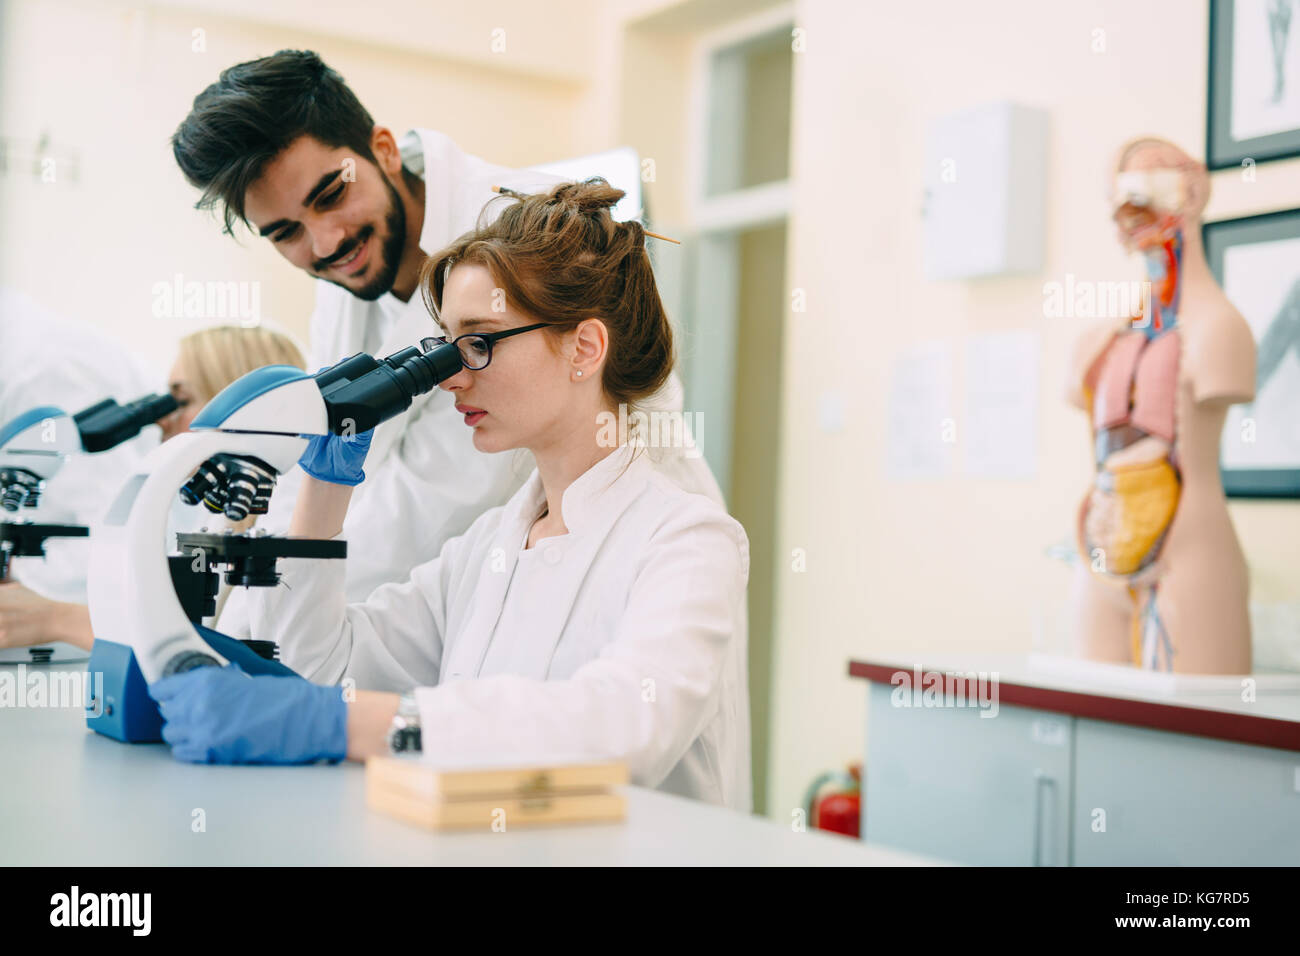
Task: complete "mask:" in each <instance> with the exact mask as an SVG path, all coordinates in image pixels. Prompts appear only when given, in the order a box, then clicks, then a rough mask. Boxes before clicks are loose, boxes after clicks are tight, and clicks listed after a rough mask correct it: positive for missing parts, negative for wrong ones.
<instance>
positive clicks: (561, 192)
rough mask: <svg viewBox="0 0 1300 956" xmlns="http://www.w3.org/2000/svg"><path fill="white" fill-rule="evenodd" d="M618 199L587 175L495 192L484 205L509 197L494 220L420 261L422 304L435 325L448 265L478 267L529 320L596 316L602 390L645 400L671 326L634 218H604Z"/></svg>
mask: <svg viewBox="0 0 1300 956" xmlns="http://www.w3.org/2000/svg"><path fill="white" fill-rule="evenodd" d="M623 196H624V192H623V190H621V189H615V188H614V187H613V186H611V185H610V184H609V183H608V182H606V181H605V180H604V179H601V178H599V177H596V178H593V179H588V180H585V181H583V182H580V183H562V184H560V185H558V186H556V187H555V188H553V189H552V190H550V191H549V192H546V193H536V194H533V195H527V196H521V195H518V194H512V195H503V196H499V197H495V198H494V199H493V200H492V202H508V203H509V205H508V206H507V207H506V208H505V209H503V210H502V211H501V215H500V216H498V217H497V218H496V219H495V220H493V221H492V222H491V223H489V224H486V225H485V224H483V221H482V218H480V222H479V227H478V228H477V229H475V230H474V231H472V232H467V233H465V235H463V236H461V237H460V238H459V239H457V240H456V241H455V242H453V243H452V244H451V245H449V246H447V247H446V248H445V249H443V250H442V251H441V252H438V253H437V254H436V255H433V256H430V257H429V258H428V259H427V260H425V263H424V266H423V268H422V269H421V272H420V291H421V294H422V295H423V297H424V302H425V305H426V306H428V308H429V311H430V313H432V315H433V317H434V319H436V320H437V321H439V323H441V321H442V293H443V289H444V288H445V285H446V281H447V274H448V273H449V272H450V271H451V268H452V266H454V265H457V264H460V263H473V264H477V265H481V266H484V267H486V268H487V270H488V272H489V274H490V275H491V276H492V281H493V282H494V283H495V284H496V286H498V287H499V288H501V289H502V290H504V292H505V295H506V300H507V302H509V304H510V307H511V308H512V309H515V310H516V311H518V312H521V313H523V314H524V315H526V316H528V318H529V320H530V321H532V322H544V323H546V324H547V325H549V326H551V327H552V328H553V329H554V330H555V331H557V332H564V331H568V330H570V329H573V328H575V327H576V326H577V325H578V323H579V322H582V321H583V320H584V319H589V318H597V319H600V320H601V321H603V322H604V323H605V326H606V328H607V329H608V330H609V350H608V354H607V355H606V358H605V367H604V371H603V373H602V378H601V384H602V385H603V386H604V389H605V394H606V395H607V396H608V397H609V398H610V399H611V400H612V401H613V402H614V403H616V404H617V403H626V404H629V405H632V404H635V403H636V402H637V401H639V400H641V399H643V398H646V397H647V396H649V395H651V394H653V393H654V392H656V391H657V390H658V389H659V387H660V386H662V385H663V384H664V382H665V381H666V380H667V378H668V375H669V373H670V372H671V371H672V368H673V361H674V353H673V332H672V326H671V325H670V324H669V322H668V314H667V313H666V312H665V311H664V305H663V301H662V300H661V299H660V297H659V289H658V287H657V286H656V285H655V278H654V273H653V272H652V271H651V268H650V257H649V255H648V254H647V252H646V248H645V231H644V230H643V229H642V228H641V224H640V223H639V222H617V221H615V220H614V218H613V216H612V215H611V214H610V210H611V207H613V205H614V204H615V203H617V202H618V201H619V200H620V199H622V198H623ZM490 205H491V204H490V203H489V207H490ZM487 208H488V207H485V209H484V211H485V212H486V211H487ZM548 331H549V330H548Z"/></svg>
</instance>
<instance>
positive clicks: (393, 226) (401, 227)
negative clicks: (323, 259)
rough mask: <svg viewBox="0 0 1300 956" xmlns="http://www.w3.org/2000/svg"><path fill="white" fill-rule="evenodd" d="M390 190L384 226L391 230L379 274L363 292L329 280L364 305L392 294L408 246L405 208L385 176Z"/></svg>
mask: <svg viewBox="0 0 1300 956" xmlns="http://www.w3.org/2000/svg"><path fill="white" fill-rule="evenodd" d="M383 179H384V185H385V186H386V187H388V212H387V213H385V214H384V225H385V226H387V227H388V237H387V238H386V239H384V244H383V247H382V248H381V249H380V255H379V262H378V265H379V273H378V274H377V275H376V276H375V277H374V278H373V279H371V280H370V281H369V282H367V283H366V284H365V285H364V286H362V287H361V288H360V289H353V288H351V287H350V286H348V285H345V284H344V283H343V282H340V281H339V280H338V279H329V280H327V281H329V282H333V283H334V284H335V285H336V286H339V287H340V288H342V289H347V291H348V292H351V293H352V294H353V295H354V296H356V297H357V298H358V299H361V300H362V301H364V302H373V301H374V300H375V299H378V298H379V297H380V296H381V295H384V294H385V293H387V292H390V291H392V288H393V282H394V281H395V280H396V279H397V267H398V266H399V265H400V264H401V261H402V250H403V249H404V248H405V247H406V207H405V206H404V205H403V204H402V197H401V196H400V195H398V192H397V190H396V189H394V188H393V184H392V183H390V182H389V181H388V177H387V176H385V177H383Z"/></svg>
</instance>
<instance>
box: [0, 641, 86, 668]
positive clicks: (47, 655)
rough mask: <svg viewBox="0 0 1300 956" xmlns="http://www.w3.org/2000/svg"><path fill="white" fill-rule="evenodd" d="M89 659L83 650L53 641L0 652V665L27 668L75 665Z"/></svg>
mask: <svg viewBox="0 0 1300 956" xmlns="http://www.w3.org/2000/svg"><path fill="white" fill-rule="evenodd" d="M88 657H90V655H89V654H87V653H86V652H85V651H84V650H82V649H81V648H80V647H77V646H75V645H73V644H64V643H62V642H61V641H54V642H51V643H49V644H38V645H36V646H34V647H6V648H5V649H4V650H0V664H26V665H27V666H28V667H32V666H37V667H39V666H40V665H42V664H76V663H79V662H81V661H84V660H86V659H87V658H88Z"/></svg>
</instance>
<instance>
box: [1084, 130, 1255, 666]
mask: <svg viewBox="0 0 1300 956" xmlns="http://www.w3.org/2000/svg"><path fill="white" fill-rule="evenodd" d="M1208 194H1209V179H1208V176H1207V174H1206V173H1205V170H1204V167H1203V166H1201V165H1200V164H1197V163H1195V162H1193V161H1192V160H1190V159H1189V158H1188V157H1187V156H1186V155H1185V154H1184V153H1183V152H1182V151H1181V150H1179V149H1178V148H1177V147H1175V146H1173V145H1172V144H1170V143H1166V142H1164V141H1163V140H1150V139H1147V140H1138V141H1136V142H1135V143H1133V144H1132V145H1130V146H1129V147H1128V148H1127V149H1126V150H1125V151H1124V152H1123V154H1122V156H1121V160H1120V163H1119V172H1118V174H1117V176H1116V195H1115V201H1114V202H1115V220H1116V223H1117V224H1118V225H1119V228H1120V235H1121V238H1122V240H1123V241H1124V243H1125V245H1126V246H1127V247H1128V248H1129V249H1130V250H1133V251H1138V252H1140V253H1141V255H1142V257H1143V259H1144V260H1145V263H1146V269H1147V278H1148V280H1149V282H1150V296H1149V305H1148V306H1147V307H1146V309H1145V310H1144V311H1145V314H1143V315H1139V316H1135V317H1133V318H1131V319H1128V320H1125V321H1124V322H1123V323H1122V324H1120V325H1118V326H1117V325H1116V324H1114V323H1109V324H1107V325H1106V326H1104V327H1101V328H1094V329H1090V330H1089V331H1087V332H1085V333H1084V334H1083V335H1081V336H1080V338H1079V340H1078V342H1077V343H1076V346H1075V350H1074V354H1073V356H1072V359H1071V369H1070V375H1069V381H1068V384H1067V388H1068V392H1069V398H1070V400H1071V402H1072V403H1073V404H1075V405H1077V406H1078V407H1080V408H1081V409H1083V410H1084V411H1086V412H1087V413H1088V415H1089V418H1090V423H1091V429H1092V436H1093V463H1094V466H1095V470H1094V476H1093V481H1092V485H1091V488H1090V489H1089V491H1088V493H1087V495H1086V497H1085V498H1084V501H1083V503H1082V505H1081V506H1080V509H1079V515H1078V525H1077V535H1078V546H1079V551H1080V554H1081V556H1082V558H1083V561H1082V563H1081V565H1080V570H1079V577H1078V580H1077V581H1076V589H1075V594H1074V608H1073V609H1074V611H1075V620H1076V622H1077V625H1078V632H1077V635H1076V644H1077V647H1076V650H1077V652H1078V653H1079V654H1080V655H1081V656H1083V657H1087V658H1090V659H1092V660H1100V661H1108V662H1115V663H1120V662H1126V663H1131V664H1134V665H1136V666H1139V667H1142V668H1146V669H1149V670H1157V671H1173V672H1178V673H1195V674H1245V673H1249V672H1250V669H1251V667H1250V664H1251V645H1250V622H1249V615H1248V590H1249V585H1248V575H1247V571H1246V562H1245V558H1244V556H1243V554H1242V551H1241V545H1240V544H1239V543H1238V541H1237V536H1236V533H1235V531H1234V530H1233V527H1232V521H1231V518H1230V516H1229V514H1228V506H1227V501H1226V500H1225V498H1224V493H1223V486H1222V483H1221V480H1220V476H1219V450H1220V447H1219V443H1220V436H1221V433H1222V431H1223V423H1224V419H1225V418H1226V416H1227V411H1228V407H1229V406H1230V405H1233V404H1236V403H1239V402H1245V401H1249V400H1251V399H1252V398H1253V397H1254V382H1255V344H1254V338H1253V337H1252V335H1251V331H1250V327H1249V326H1248V325H1247V324H1246V321H1245V319H1244V318H1242V316H1241V314H1240V313H1239V312H1238V311H1237V310H1236V309H1235V308H1233V306H1232V304H1231V303H1230V302H1228V300H1227V298H1226V296H1225V295H1224V293H1223V290H1222V289H1220V288H1219V286H1218V284H1217V283H1216V282H1215V280H1214V277H1213V275H1212V274H1211V273H1210V270H1209V266H1208V265H1207V263H1206V262H1205V256H1204V252H1203V250H1202V247H1201V241H1200V219H1199V217H1200V212H1201V210H1202V209H1203V208H1204V205H1205V200H1206V199H1207V198H1208ZM1229 437H1230V440H1235V436H1229Z"/></svg>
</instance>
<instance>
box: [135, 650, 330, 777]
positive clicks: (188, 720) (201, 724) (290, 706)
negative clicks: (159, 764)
mask: <svg viewBox="0 0 1300 956" xmlns="http://www.w3.org/2000/svg"><path fill="white" fill-rule="evenodd" d="M149 695H150V696H151V697H153V699H154V700H156V701H157V702H158V707H159V710H160V711H161V712H162V716H163V720H164V722H165V723H164V724H163V731H162V735H163V740H165V741H167V743H168V744H170V745H171V748H172V756H173V757H175V758H176V759H177V760H186V761H189V762H190V763H227V764H229V763H265V764H301V763H315V762H316V761H318V760H342V759H343V757H344V756H345V755H346V754H347V749H348V737H347V724H348V705H347V704H346V703H345V702H344V700H343V688H341V687H323V686H321V685H319V684H313V683H311V682H309V681H305V680H303V679H301V678H299V677H273V676H270V675H265V674H262V675H257V676H250V675H248V674H246V673H244V672H243V671H241V670H240V669H239V668H238V667H235V666H234V665H228V666H226V667H197V668H195V669H193V670H189V671H185V672H184V673H181V674H174V675H172V676H171V677H164V678H163V679H162V680H160V681H156V682H155V683H153V684H150V685H149Z"/></svg>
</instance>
